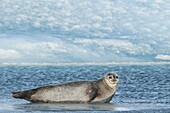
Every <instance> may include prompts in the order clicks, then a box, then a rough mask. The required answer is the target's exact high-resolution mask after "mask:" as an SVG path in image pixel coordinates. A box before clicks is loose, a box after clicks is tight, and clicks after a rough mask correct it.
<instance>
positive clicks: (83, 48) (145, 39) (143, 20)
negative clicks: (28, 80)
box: [0, 0, 170, 63]
mask: <svg viewBox="0 0 170 113" xmlns="http://www.w3.org/2000/svg"><path fill="white" fill-rule="evenodd" d="M23 6H24V7H23ZM169 6H170V2H169V1H168V0H154V1H146V0H135V1H132V0H128V1H123V0H114V1H112V0H101V1H97V0H93V1H91V0H72V1H70V0H57V1H55V0H41V1H37V0H29V1H22V0H15V1H9V0H1V1H0V63H3V62H89V61H94V62H109V61H157V60H169V57H170V32H169V29H170V19H169V16H170V8H169Z"/></svg>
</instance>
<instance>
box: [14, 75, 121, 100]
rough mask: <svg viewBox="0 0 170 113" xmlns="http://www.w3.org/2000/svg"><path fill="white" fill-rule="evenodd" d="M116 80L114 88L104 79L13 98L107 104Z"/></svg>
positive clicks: (71, 83)
mask: <svg viewBox="0 0 170 113" xmlns="http://www.w3.org/2000/svg"><path fill="white" fill-rule="evenodd" d="M112 76H115V74H112ZM108 79H109V78H108ZM114 79H115V82H114V85H113V86H114V87H111V86H109V85H108V83H107V81H106V80H107V77H104V78H102V79H99V80H96V81H78V82H70V83H65V84H59V85H51V86H44V87H39V88H36V89H31V90H26V91H21V92H13V95H12V96H13V97H14V98H20V99H25V100H28V101H31V102H43V103H107V102H110V100H111V99H112V97H113V95H114V93H115V91H116V88H117V84H118V80H117V79H116V78H114Z"/></svg>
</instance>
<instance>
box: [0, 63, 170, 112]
mask: <svg viewBox="0 0 170 113" xmlns="http://www.w3.org/2000/svg"><path fill="white" fill-rule="evenodd" d="M110 71H112V72H113V71H114V72H116V73H118V74H119V75H120V77H119V80H120V82H119V87H118V90H117V92H116V94H115V96H114V97H113V99H112V101H111V103H110V104H32V103H29V102H27V101H25V100H18V99H14V98H12V97H11V92H13V91H20V90H26V89H31V88H35V87H39V86H44V85H48V84H55V83H64V82H70V81H78V80H96V79H99V78H101V77H103V75H104V74H105V73H107V72H110ZM25 111H28V112H42V111H44V112H56V111H60V112H66V111H67V112H74V111H77V112H99V111H107V112H113V111H114V112H121V111H128V112H136V111H139V112H167V113H168V112H170V65H115V66H1V67H0V112H4V113H9V112H14V113H18V112H25Z"/></svg>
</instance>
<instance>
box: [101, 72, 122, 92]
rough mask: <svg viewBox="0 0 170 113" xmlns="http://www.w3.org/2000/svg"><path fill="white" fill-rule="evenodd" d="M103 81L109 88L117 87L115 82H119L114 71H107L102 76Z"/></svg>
mask: <svg viewBox="0 0 170 113" xmlns="http://www.w3.org/2000/svg"><path fill="white" fill-rule="evenodd" d="M104 81H105V82H106V84H107V85H108V86H109V87H110V88H112V89H113V88H115V87H117V84H118V82H119V79H118V74H116V73H107V74H106V75H105V77H104Z"/></svg>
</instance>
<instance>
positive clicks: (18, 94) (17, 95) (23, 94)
mask: <svg viewBox="0 0 170 113" xmlns="http://www.w3.org/2000/svg"><path fill="white" fill-rule="evenodd" d="M36 92H37V89H32V90H26V91H19V92H12V97H14V98H20V99H26V100H30V99H31V96H32V95H33V94H35V93H36Z"/></svg>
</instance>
